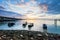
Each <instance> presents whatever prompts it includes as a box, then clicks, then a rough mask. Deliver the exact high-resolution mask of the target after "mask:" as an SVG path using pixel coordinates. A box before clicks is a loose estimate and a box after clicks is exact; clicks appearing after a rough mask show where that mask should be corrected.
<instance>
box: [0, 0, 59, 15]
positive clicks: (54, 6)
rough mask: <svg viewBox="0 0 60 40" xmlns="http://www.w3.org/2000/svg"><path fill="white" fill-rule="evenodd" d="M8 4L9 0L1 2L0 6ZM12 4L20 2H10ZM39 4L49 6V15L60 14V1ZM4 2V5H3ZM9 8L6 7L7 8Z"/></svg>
mask: <svg viewBox="0 0 60 40" xmlns="http://www.w3.org/2000/svg"><path fill="white" fill-rule="evenodd" d="M6 1H7V2H8V0H0V6H1V5H6V3H5V2H6ZM10 1H11V3H12V4H16V1H17V2H18V3H20V2H19V0H10ZM29 1H30V0H25V2H29ZM36 1H37V2H38V3H41V4H47V5H48V11H49V12H48V13H51V14H60V0H36ZM3 2H4V3H3ZM7 7H8V6H5V8H7Z"/></svg>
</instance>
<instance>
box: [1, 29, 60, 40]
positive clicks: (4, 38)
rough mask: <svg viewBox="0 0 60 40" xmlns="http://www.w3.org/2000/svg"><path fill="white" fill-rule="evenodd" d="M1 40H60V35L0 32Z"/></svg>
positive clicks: (36, 32) (20, 31)
mask: <svg viewBox="0 0 60 40" xmlns="http://www.w3.org/2000/svg"><path fill="white" fill-rule="evenodd" d="M0 40H60V35H59V34H53V33H44V32H38V31H27V30H0Z"/></svg>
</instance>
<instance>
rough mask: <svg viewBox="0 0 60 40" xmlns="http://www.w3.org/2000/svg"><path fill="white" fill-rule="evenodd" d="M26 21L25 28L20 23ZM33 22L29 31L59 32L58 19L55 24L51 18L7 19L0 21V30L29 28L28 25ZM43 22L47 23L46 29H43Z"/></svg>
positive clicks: (59, 22)
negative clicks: (10, 24)
mask: <svg viewBox="0 0 60 40" xmlns="http://www.w3.org/2000/svg"><path fill="white" fill-rule="evenodd" d="M9 22H12V23H15V25H14V26H12V27H8V23H9ZM25 22H27V26H26V28H23V26H22V24H23V23H25ZM30 23H33V24H34V26H33V27H32V28H31V31H41V32H49V33H57V34H60V21H57V25H55V24H54V21H53V20H18V21H8V22H2V23H1V22H0V30H29V29H28V25H29V24H30ZM43 24H46V25H47V30H46V31H45V30H44V29H43Z"/></svg>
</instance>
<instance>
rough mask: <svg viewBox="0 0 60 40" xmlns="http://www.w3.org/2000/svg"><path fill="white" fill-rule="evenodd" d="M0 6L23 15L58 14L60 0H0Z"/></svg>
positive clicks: (59, 14)
mask: <svg viewBox="0 0 60 40" xmlns="http://www.w3.org/2000/svg"><path fill="white" fill-rule="evenodd" d="M0 6H2V7H3V8H5V9H4V10H7V11H13V12H17V13H19V14H21V15H24V17H25V16H26V17H29V16H33V17H43V16H45V17H47V16H49V15H51V16H53V17H59V16H60V0H35V1H34V0H0Z"/></svg>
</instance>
